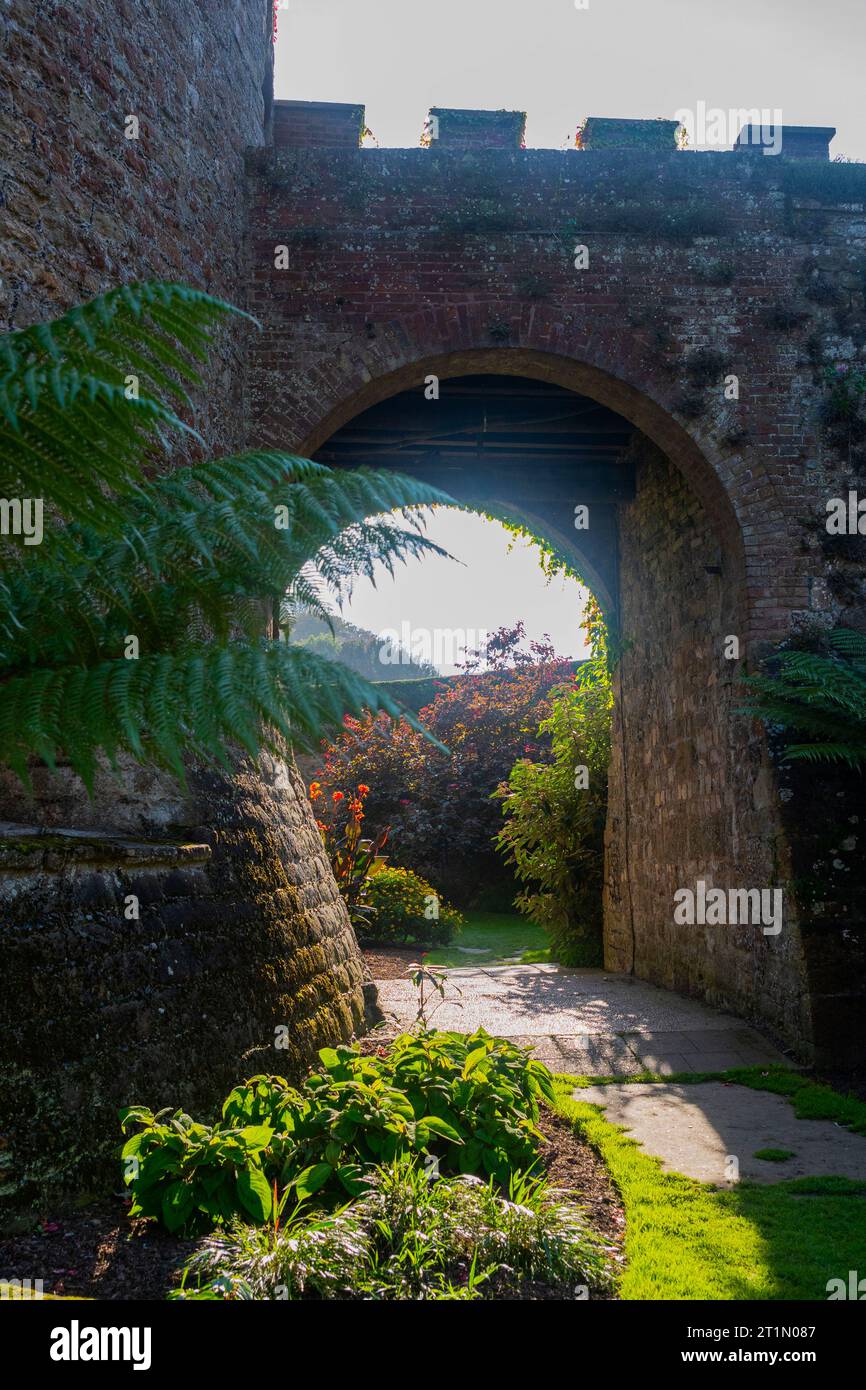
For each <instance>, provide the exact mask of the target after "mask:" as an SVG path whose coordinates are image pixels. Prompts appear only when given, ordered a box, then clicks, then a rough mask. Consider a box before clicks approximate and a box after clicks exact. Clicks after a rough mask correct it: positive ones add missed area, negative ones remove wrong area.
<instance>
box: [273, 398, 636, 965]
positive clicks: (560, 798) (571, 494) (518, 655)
mask: <svg viewBox="0 0 866 1390" xmlns="http://www.w3.org/2000/svg"><path fill="white" fill-rule="evenodd" d="M634 434H635V431H634V428H633V427H632V426H631V424H630V423H629V422H628V421H626V420H624V419H623V418H622V417H621V416H619V415H618V414H617V413H616V412H614V411H612V410H610V409H609V408H608V407H606V406H604V405H602V404H601V403H599V402H598V401H596V400H594V399H592V398H589V397H585V396H581V395H578V394H576V393H575V392H573V391H570V390H568V389H566V388H563V387H560V386H558V385H556V384H555V383H550V382H545V381H539V380H533V379H524V378H515V377H510V376H503V375H498V374H497V375H494V374H486V375H467V376H462V375H461V376H459V377H456V378H454V377H452V378H448V379H446V380H443V381H440V380H439V378H438V377H437V376H436V374H432V373H431V374H425V377H424V379H423V380H422V382H421V384H420V387H416V388H415V389H412V390H409V391H404V392H399V393H397V394H395V395H394V396H391V397H389V398H387V399H386V400H384V401H381V402H378V403H376V404H375V405H373V406H372V407H370V408H368V409H367V410H366V411H364V412H362V413H361V414H360V415H358V416H356V417H354V418H353V419H351V420H349V421H347V422H346V424H345V425H343V426H342V427H341V428H340V429H339V430H337V431H336V432H335V434H333V435H332V436H331V437H330V438H329V439H328V440H327V441H326V442H325V443H324V444H323V446H322V447H321V448H320V449H319V450H318V451H317V454H316V457H317V459H318V461H319V462H324V463H327V464H329V465H330V466H333V467H340V468H353V467H358V466H366V467H376V468H382V469H386V470H395V471H399V472H402V473H409V474H412V475H414V476H416V477H419V478H421V479H423V480H424V481H426V482H429V483H431V484H432V485H434V486H436V487H438V488H440V489H441V490H442V491H444V492H445V493H446V494H448V495H449V496H450V497H453V498H454V499H455V501H456V502H457V503H459V504H460V506H461V507H462V508H463V509H464V510H462V511H459V512H458V511H454V510H453V509H448V508H445V509H438V508H437V509H436V514H435V522H434V526H433V531H434V539H436V540H437V541H438V542H440V543H442V544H444V547H445V549H447V550H448V551H449V552H451V553H452V554H453V555H454V556H455V558H456V559H458V560H461V561H463V562H464V566H465V567H466V581H467V582H466V584H465V587H464V588H463V589H462V590H461V592H460V594H459V601H458V604H457V606H456V608H455V606H454V604H453V602H452V603H451V605H450V606H449V605H448V602H447V599H448V597H449V595H448V593H447V589H448V583H447V577H446V576H445V574H444V573H443V569H442V566H443V564H446V563H447V562H444V561H443V560H442V559H441V558H440V557H431V558H430V559H428V560H427V561H426V562H422V564H421V565H420V566H417V567H416V572H415V573H414V574H412V575H408V576H406V577H405V578H404V572H402V571H401V574H400V578H399V582H398V583H396V584H395V583H394V582H391V583H387V582H386V583H385V585H384V586H383V585H381V584H377V586H376V589H375V591H368V593H367V596H366V597H367V600H368V601H367V603H366V604H365V603H364V602H363V601H362V602H361V603H360V604H359V603H358V602H357V600H356V602H355V603H353V604H352V605H351V606H350V607H349V609H348V611H347V612H345V613H344V614H343V615H342V616H343V619H345V618H348V619H349V620H350V623H351V624H352V625H351V626H350V627H348V628H347V627H346V625H345V622H341V623H340V626H339V631H338V633H337V637H336V641H335V643H334V654H335V655H336V654H339V655H340V656H341V658H342V659H344V660H345V659H346V657H347V656H349V659H350V661H351V660H353V659H354V660H358V659H361V660H362V661H363V673H364V674H366V675H368V676H369V675H370V674H372V672H371V670H370V659H371V654H372V656H373V659H374V660H378V661H379V662H380V663H381V669H380V671H379V673H378V674H379V679H380V681H381V682H382V683H383V684H388V685H389V686H391V687H392V690H391V693H393V694H396V695H397V698H398V699H399V700H400V701H401V702H402V703H403V704H404V705H407V706H408V707H409V708H410V709H412V710H413V711H415V712H416V713H418V714H419V715H420V717H421V719H422V722H423V723H424V725H425V726H426V727H427V728H429V729H430V731H431V732H432V733H433V735H434V736H435V737H436V738H439V739H440V740H441V741H442V742H443V743H446V744H447V745H448V746H449V748H450V749H451V752H452V762H451V764H450V765H449V764H448V763H447V761H443V759H442V756H441V754H440V753H439V751H438V750H436V749H435V748H432V749H431V748H430V747H429V746H425V745H424V744H423V742H422V741H421V740H420V739H418V738H417V737H416V736H414V735H413V734H412V733H411V732H409V731H406V730H404V731H403V732H402V733H395V732H394V730H393V729H390V730H388V731H387V732H386V730H385V729H384V727H383V726H381V725H380V726H379V727H378V728H377V726H376V721H373V720H371V721H370V722H369V723H368V724H366V725H362V726H359V725H354V726H353V727H352V729H351V730H350V732H349V734H348V735H347V736H346V737H345V738H344V739H342V740H339V741H338V742H337V744H335V745H333V746H332V747H331V749H330V750H329V751H328V754H327V757H326V759H325V760H324V765H323V766H322V767H314V766H313V761H310V764H309V766H308V767H306V766H305V767H304V769H303V770H304V771H305V772H307V774H308V778H309V780H310V781H311V783H312V785H313V786H314V788H315V792H314V795H315V796H316V798H317V799H320V798H321V800H320V805H319V806H318V807H317V810H320V811H321V813H322V814H323V815H324V816H325V824H326V833H327V834H328V835H331V836H333V835H334V834H335V833H337V832H339V834H342V833H343V831H344V826H345V821H346V816H347V810H346V808H347V807H348V806H349V804H350V803H351V800H352V794H353V792H354V791H355V790H356V789H357V787H358V785H361V786H365V787H369V788H370V790H369V792H368V793H365V794H364V795H365V796H369V801H367V802H366V804H365V806H364V817H365V818H367V817H368V816H369V819H370V821H371V824H370V826H369V828H370V830H371V831H372V832H373V833H374V835H375V832H377V831H380V830H382V828H383V827H384V825H385V823H387V825H388V826H389V827H390V828H391V831H392V834H391V838H390V840H389V846H388V853H389V855H390V857H391V858H392V860H393V862H395V863H397V864H398V865H399V866H400V867H401V868H403V869H407V870H411V871H413V872H417V873H419V874H420V875H421V876H422V877H423V879H424V880H425V883H426V884H427V885H428V886H429V885H432V886H433V888H434V889H435V891H436V892H437V893H440V892H441V893H442V894H443V896H444V897H446V898H447V899H448V900H449V901H450V900H453V901H454V902H455V903H456V905H457V906H458V907H459V908H460V909H461V910H463V911H464V912H468V913H469V914H471V922H470V926H469V929H468V931H465V933H464V936H463V942H464V944H462V945H461V946H458V947H457V948H456V949H457V950H462V951H465V952H466V954H467V955H470V954H471V955H475V954H478V955H479V956H482V957H483V956H484V955H486V954H488V953H487V952H485V951H482V949H481V940H480V938H479V936H478V935H477V933H476V931H475V930H474V927H475V923H476V921H477V920H478V919H479V917H483V918H484V919H485V920H486V922H487V925H488V926H492V925H493V924H492V923H491V922H490V921H489V918H490V915H491V914H494V915H495V916H496V918H497V922H496V926H497V927H498V928H499V929H500V930H501V931H504V937H503V940H504V941H507V943H508V944H509V946H510V947H511V949H512V954H511V957H509V958H514V948H517V958H521V959H522V958H524V956H525V950H521V949H520V948H521V947H523V948H526V949H528V950H529V951H530V953H531V954H532V956H533V958H534V959H537V958H539V956H540V955H541V954H543V955H544V956H545V957H547V956H549V955H550V951H551V950H552V951H553V952H554V956H553V958H554V959H556V960H559V961H561V962H563V963H565V964H568V965H601V964H602V959H603V947H602V916H603V864H604V843H603V838H604V821H605V808H606V801H607V770H608V769H607V764H608V759H609V742H610V718H611V710H610V705H611V698H610V676H609V671H608V667H607V663H606V661H604V660H602V659H601V658H600V653H601V648H602V647H604V646H605V639H606V631H605V622H604V620H603V619H602V616H601V615H602V612H603V614H604V617H605V618H606V619H607V622H608V623H609V624H610V625H611V627H613V628H615V626H616V621H617V603H618V582H619V576H618V559H617V556H618V548H617V507H618V506H619V505H620V504H621V503H623V502H624V501H629V500H631V499H632V498H633V497H634V488H635V464H634V461H633V459H632V458H631V456H630V450H631V448H632V440H633V436H634ZM500 523H503V524H504V527H507V528H508V529H507V530H506V529H503V524H500ZM497 532H498V533H499V536H498V539H499V553H498V555H497V556H496V558H495V560H494V559H493V549H491V538H493V546H494V549H495V533H497ZM481 551H484V552H485V553H486V554H487V555H488V556H490V557H491V558H490V560H489V563H492V564H494V565H495V583H494V585H493V586H492V588H491V587H489V586H488V589H487V593H486V595H485V596H484V601H483V602H482V603H481V604H480V605H479V602H478V599H479V596H480V591H481V590H483V589H484V588H485V580H487V579H488V578H489V576H488V575H485V574H484V573H482V572H481V570H480V569H479V568H478V560H479V552H481ZM529 554H531V555H532V559H531V566H532V570H533V574H532V575H530V574H528V572H527V558H528V555H529ZM521 562H522V569H521V568H519V565H520V563H521ZM473 564H474V565H475V568H474V569H473ZM419 573H421V574H426V575H427V576H428V579H429V590H430V591H432V601H431V594H430V593H427V594H425V595H423V598H424V600H425V601H424V602H423V604H422V603H421V600H420V598H419V590H418V577H417V576H418V574H419ZM578 576H579V578H578ZM581 581H588V584H587V585H586V586H584V584H583V583H582V582H581ZM563 584H570V586H571V592H570V593H569V594H568V596H567V600H566V601H567V603H569V604H570V608H571V611H570V615H569V616H570V624H569V622H568V620H566V621H565V622H563V621H562V618H563V614H562V608H563V602H562V586H563ZM545 586H547V587H546V589H545ZM551 586H552V587H551ZM557 586H559V593H558V595H557V593H556V589H557ZM383 587H384V589H385V590H386V593H385V595H383V594H382V588H383ZM373 592H375V593H376V595H377V596H378V601H377V602H373V601H372V600H373ZM396 595H399V601H397V602H396V603H395V602H394V597H395V596H396ZM413 595H414V605H415V607H414V610H413ZM552 596H556V597H558V598H559V605H558V606H559V609H560V613H559V618H560V621H559V622H557V621H555V616H556V615H555V612H554V610H555V608H556V606H557V605H556V602H555V598H552ZM389 597H390V602H389V601H388V600H389ZM451 597H452V599H453V597H454V594H453V592H452V594H451ZM485 604H486V606H485ZM588 604H589V611H587V605H588ZM422 607H423V610H424V613H425V617H426V620H425V621H423V622H419V621H417V619H418V616H419V610H420V609H421V608H422ZM359 613H361V614H362V615H369V614H371V613H375V614H377V615H378V617H377V620H373V621H370V620H367V621H364V618H363V617H361V618H360V619H359V617H358V614H359ZM383 614H384V615H387V617H386V618H385V619H384V620H383ZM431 615H432V616H431ZM383 623H384V625H383ZM588 623H589V624H590V626H589V627H587V624H588ZM359 628H360V631H359ZM364 629H367V636H366V640H365V636H364ZM371 629H372V638H373V640H374V642H378V644H379V646H378V649H373V644H372V643H371V641H370V630H371ZM551 629H556V632H557V640H556V641H551V640H550V631H551ZM299 631H300V636H301V640H308V641H309V640H313V641H316V642H318V643H319V644H320V646H321V645H322V644H325V645H327V642H328V637H327V635H326V634H325V633H322V632H318V633H314V634H310V633H309V632H308V631H306V630H305V629H303V628H301V629H300V630H299ZM419 639H420V640H419ZM296 640H297V635H296ZM359 648H363V651H360V650H359ZM588 658H591V659H588ZM410 663H411V664H410ZM407 666H409V668H410V669H409V670H408V671H407V669H406V668H407ZM359 669H361V668H360V667H359ZM592 673H594V677H593V678H594V680H595V681H596V683H597V682H598V681H599V680H602V681H603V683H604V692H603V694H602V695H601V704H600V705H599V699H600V696H599V690H598V689H597V688H593V689H592V690H590V689H589V686H590V684H591V682H590V676H591V674H592ZM443 676H444V677H445V679H441V678H442V677H443ZM407 677H408V678H407ZM588 712H591V716H592V721H593V722H592V728H591V730H589V737H588V739H587V747H588V749H589V750H590V751H588V752H587V753H586V755H585V756H586V761H583V758H584V755H583V754H582V752H581V746H580V745H581V742H582V740H583V738H584V736H585V735H586V734H587V730H586V729H585V725H586V720H587V716H588ZM590 762H591V763H592V766H591V767H590V766H589V763H590ZM419 768H420V769H421V771H420V773H419ZM386 784H387V785H386ZM334 796H335V797H339V803H338V805H337V807H336V808H334V807H332V806H331V805H330V802H329V798H330V797H334ZM322 807H324V808H325V809H324V810H322ZM403 808H406V809H405V810H404V809H403ZM578 826H580V827H581V830H580V832H578ZM366 828H367V827H366V826H365V829H366ZM554 841H556V842H557V849H556V855H555V856H554V858H553V859H552V857H551V854H550V846H551V844H552V843H553V842H554ZM578 865H579V872H578ZM515 906H517V907H519V908H520V909H521V911H522V912H523V913H524V916H525V918H526V920H527V922H528V923H529V924H530V925H529V928H528V930H527V931H526V932H525V940H521V936H520V933H519V932H518V931H516V930H515V929H514V927H515V925H516V924H517V922H518V920H519V919H517V918H516V917H513V912H514V908H515ZM506 913H510V914H512V917H513V921H512V923H511V924H510V926H511V929H510V930H506V926H505V924H504V923H503V921H502V917H503V914H506ZM359 925H360V928H361V932H363V929H364V927H365V925H367V924H366V923H365V919H364V916H363V913H360V914H359ZM538 928H542V929H543V930H544V931H545V932H546V933H548V935H547V936H546V937H541V938H539V936H538V934H537V929H538ZM533 929H536V931H535V934H533ZM490 940H492V937H489V936H488V937H485V942H488V941H490ZM545 943H547V948H546V949H544V951H543V952H542V950H541V948H542V946H543V945H544V944H545ZM433 944H434V945H435V944H436V943H435V941H434V942H433ZM502 949H505V947H504V946H503V947H502ZM440 959H443V963H449V964H451V963H453V962H454V957H453V954H452V955H451V956H450V957H448V958H447V959H444V958H442V957H441V953H440Z"/></svg>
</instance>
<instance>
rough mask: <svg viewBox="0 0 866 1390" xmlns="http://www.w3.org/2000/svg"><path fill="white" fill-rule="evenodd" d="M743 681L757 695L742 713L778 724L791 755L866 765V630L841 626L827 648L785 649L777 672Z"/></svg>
mask: <svg viewBox="0 0 866 1390" xmlns="http://www.w3.org/2000/svg"><path fill="white" fill-rule="evenodd" d="M745 683H746V684H747V685H748V686H749V688H750V691H751V692H753V695H752V698H751V699H750V700H749V701H748V703H747V704H746V705H745V706H744V707H743V709H742V710H741V711H740V712H741V713H743V714H752V715H755V716H757V717H758V718H759V719H763V720H764V721H765V722H766V723H767V724H769V725H775V726H777V727H778V728H779V730H780V731H781V732H782V735H783V737H784V739H785V757H786V758H787V759H797V760H805V761H808V762H816V763H817V762H837V763H847V765H848V766H849V767H851V768H855V769H858V768H863V767H864V766H866V637H864V636H863V634H861V633H859V632H855V631H853V630H852V629H850V628H837V629H836V630H835V631H834V632H832V633H831V634H830V638H829V650H828V651H826V652H809V651H784V652H781V653H780V654H779V656H778V669H777V670H776V672H775V673H774V674H768V675H755V676H746V677H745ZM794 735H800V736H805V738H804V741H800V742H797V741H794Z"/></svg>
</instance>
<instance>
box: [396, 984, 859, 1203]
mask: <svg viewBox="0 0 866 1390" xmlns="http://www.w3.org/2000/svg"><path fill="white" fill-rule="evenodd" d="M377 985H378V989H379V1002H380V1004H381V1006H382V1008H383V1009H384V1011H385V1014H386V1016H387V1015H390V1016H391V1017H392V1019H396V1021H397V1022H398V1023H399V1024H400V1025H403V1026H408V1025H410V1024H412V1023H413V1022H414V1021H415V1016H416V1012H417V994H416V991H415V989H414V987H413V986H412V985H411V984H410V983H409V981H408V980H379V981H377ZM429 1017H430V1022H431V1023H432V1024H434V1025H435V1027H437V1028H445V1029H454V1030H457V1031H460V1032H473V1031H474V1030H475V1029H476V1028H482V1027H483V1028H486V1029H487V1031H488V1033H494V1034H496V1035H497V1036H499V1037H506V1038H511V1039H513V1040H514V1041H515V1042H519V1043H521V1044H523V1045H525V1046H528V1047H532V1049H533V1051H534V1053H535V1055H536V1056H537V1057H539V1058H540V1059H541V1060H542V1061H543V1062H546V1063H547V1065H548V1066H549V1067H550V1068H551V1069H552V1070H554V1071H558V1072H567V1073H571V1074H572V1075H577V1076H589V1077H617V1076H621V1077H628V1076H635V1075H637V1074H638V1073H640V1072H643V1071H651V1072H654V1073H655V1074H656V1075H660V1076H666V1075H668V1076H669V1075H672V1074H673V1073H675V1072H718V1071H727V1070H728V1069H729V1068H732V1067H750V1066H768V1065H772V1064H777V1065H784V1064H788V1065H790V1062H789V1059H788V1058H786V1057H785V1056H784V1055H783V1054H782V1053H781V1052H779V1051H778V1050H777V1049H776V1048H775V1047H773V1046H772V1045H771V1044H770V1043H768V1042H767V1041H766V1039H765V1038H763V1037H762V1036H761V1035H760V1034H759V1033H757V1032H756V1031H755V1030H754V1029H753V1028H749V1027H748V1026H747V1025H746V1024H744V1023H743V1022H742V1020H741V1019H737V1018H733V1017H731V1016H730V1015H729V1014H723V1013H719V1012H718V1011H717V1010H715V1009H710V1008H708V1007H707V1006H706V1005H705V1004H699V1003H698V1002H697V1001H696V1000H694V999H686V998H683V997H682V996H681V995H678V994H673V993H671V991H670V990H664V989H658V988H657V987H656V986H655V985H650V984H647V983H645V982H644V981H643V980H634V979H632V978H631V977H630V976H628V975H609V974H607V973H606V972H605V971H603V970H563V969H562V968H561V967H560V966H556V965H501V966H486V967H482V966H475V967H474V968H472V967H468V968H466V969H459V970H449V971H448V972H447V979H446V994H445V1000H444V1001H443V1002H441V1003H440V1002H439V1001H438V997H436V996H434V1001H433V1004H432V1005H431V1010H430V1014H429ZM575 1098H576V1099H577V1100H580V1101H587V1102H589V1103H591V1104H594V1105H601V1106H603V1107H604V1111H605V1115H606V1118H607V1119H609V1120H610V1121H611V1122H612V1123H613V1124H616V1125H621V1126H623V1128H625V1129H627V1130H628V1131H629V1132H630V1133H631V1135H632V1137H633V1138H634V1139H635V1140H637V1142H638V1143H639V1144H641V1145H642V1146H643V1147H644V1148H645V1149H646V1150H647V1152H648V1153H651V1154H655V1155H656V1156H657V1157H658V1158H660V1159H661V1161H662V1166H663V1167H664V1168H666V1169H667V1170H669V1171H674V1172H678V1173H685V1174H686V1175H687V1176H688V1177H692V1178H697V1179H699V1180H700V1181H701V1182H708V1183H713V1184H715V1185H716V1186H719V1187H731V1186H733V1184H734V1183H735V1182H737V1181H739V1179H741V1178H750V1179H752V1180H755V1181H758V1182H766V1183H770V1182H778V1181H780V1180H782V1179H785V1178H795V1177H820V1176H822V1175H837V1176H842V1177H848V1178H853V1179H858V1180H864V1181H866V1138H864V1137H862V1136H860V1135H856V1134H851V1133H850V1132H849V1131H848V1130H846V1129H844V1128H843V1127H841V1126H839V1125H836V1124H834V1123H832V1122H831V1121H828V1120H798V1119H797V1117H796V1115H795V1113H794V1109H793V1106H792V1105H791V1104H790V1103H789V1101H787V1100H786V1099H785V1098H784V1097H783V1096H777V1095H774V1094H772V1093H771V1092H769V1091H754V1090H751V1089H750V1088H749V1087H746V1086H736V1085H731V1084H730V1083H726V1082H701V1083H692V1084H686V1085H683V1084H681V1083H672V1082H660V1081H657V1082H651V1083H645V1082H631V1083H627V1084H616V1083H612V1084H609V1085H598V1086H591V1087H587V1088H585V1089H580V1090H578V1091H576V1092H575ZM767 1150H771V1151H773V1150H775V1151H776V1154H775V1158H776V1160H777V1161H774V1159H773V1158H772V1157H771V1158H767V1157H764V1158H758V1157H756V1154H758V1153H766V1151H767Z"/></svg>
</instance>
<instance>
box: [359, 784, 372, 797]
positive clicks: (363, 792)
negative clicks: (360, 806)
mask: <svg viewBox="0 0 866 1390" xmlns="http://www.w3.org/2000/svg"><path fill="white" fill-rule="evenodd" d="M369 791H370V788H369V787H368V786H367V784H366V782H359V783H358V795H359V796H367V795H368V793H369Z"/></svg>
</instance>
